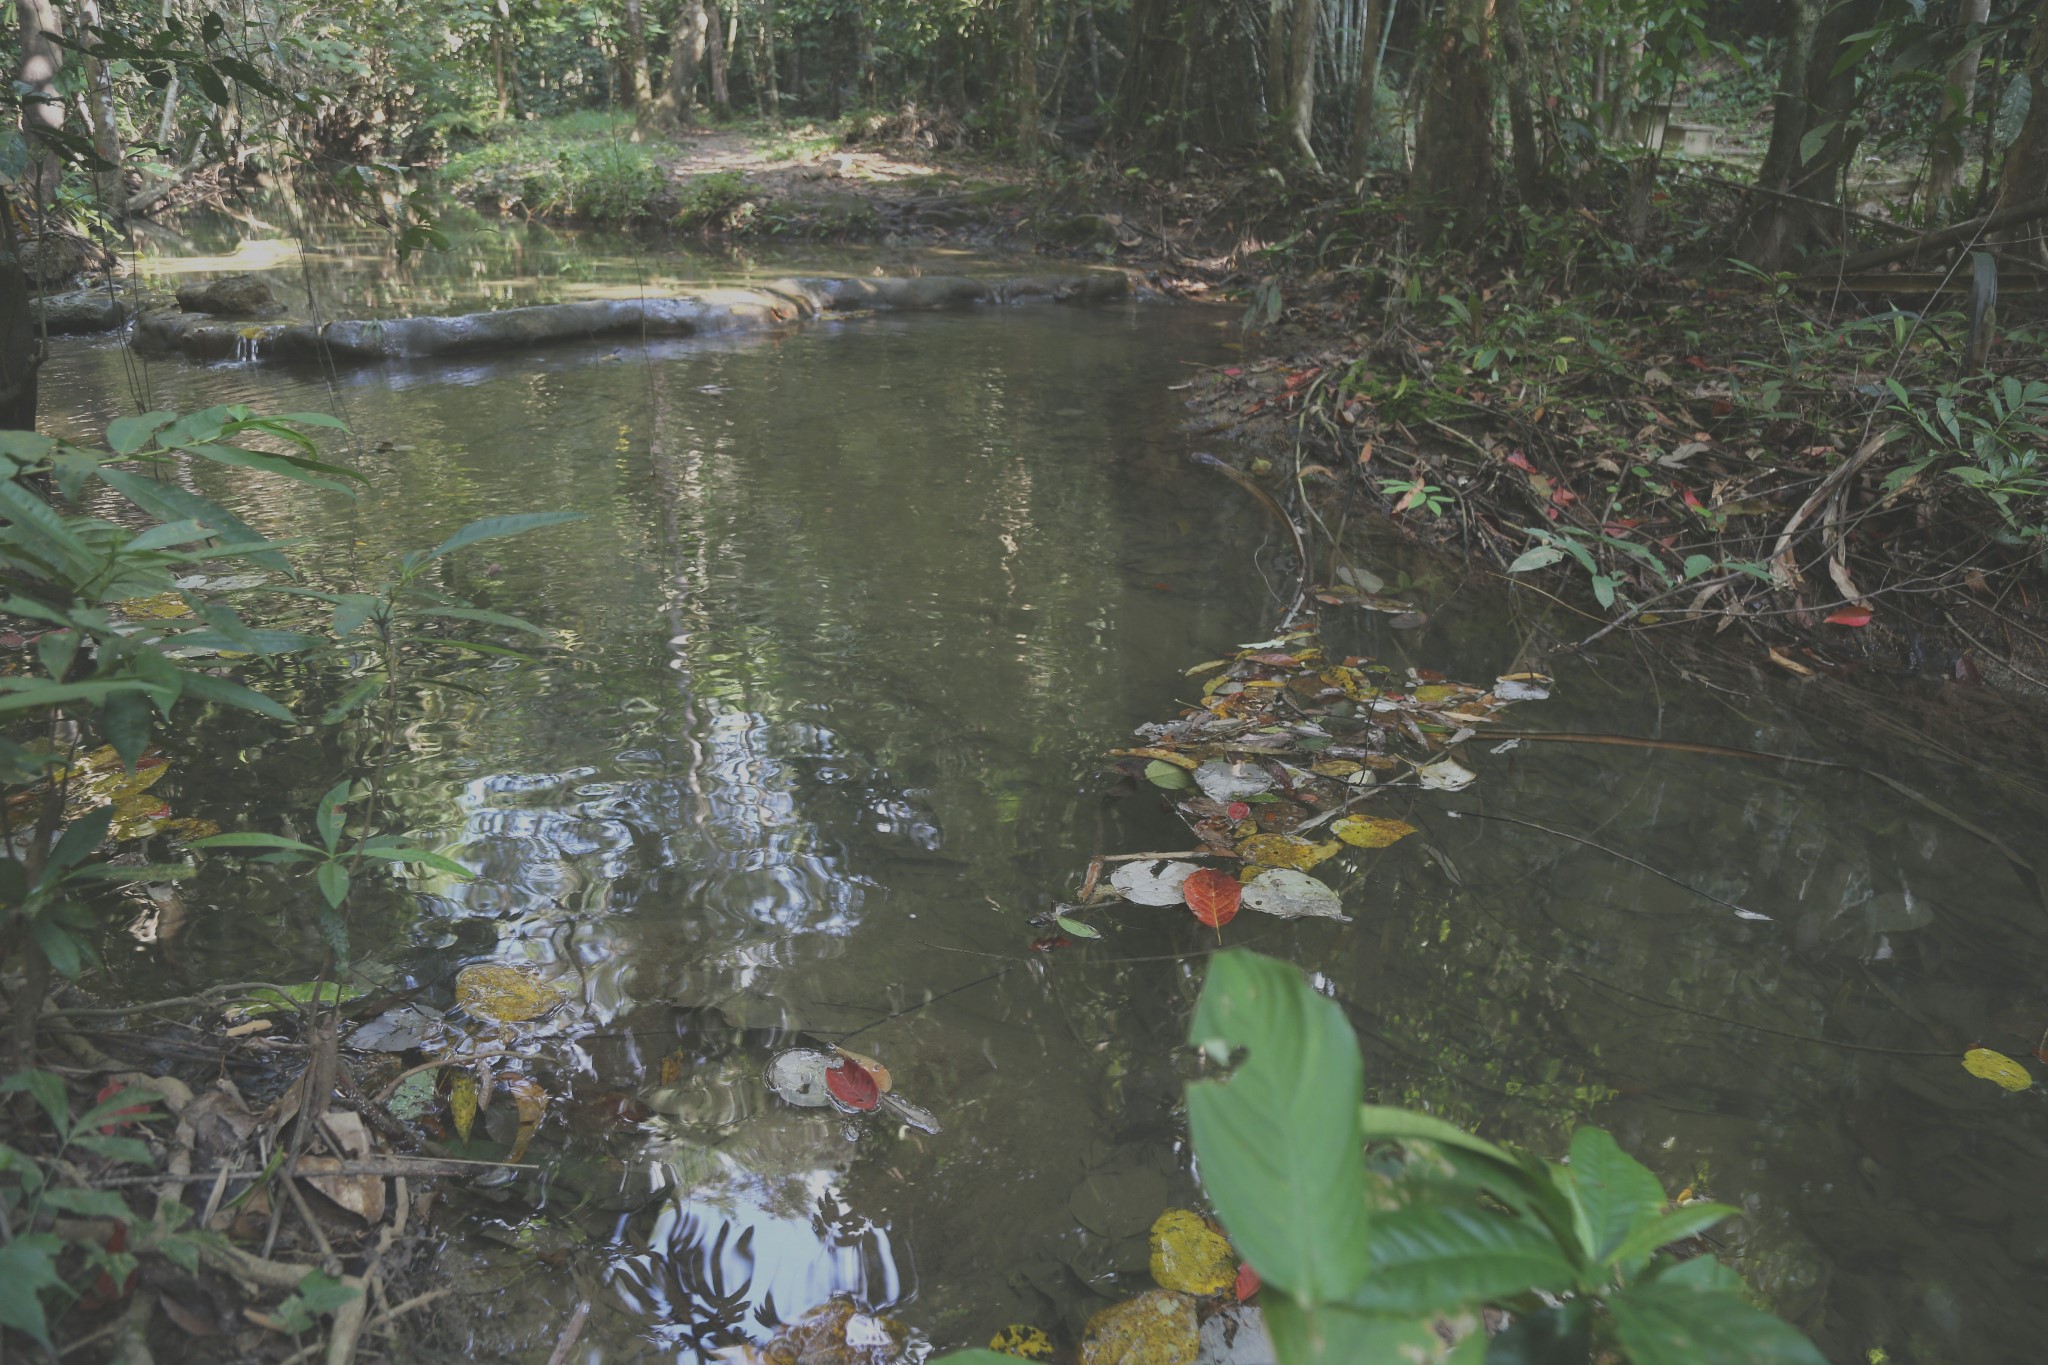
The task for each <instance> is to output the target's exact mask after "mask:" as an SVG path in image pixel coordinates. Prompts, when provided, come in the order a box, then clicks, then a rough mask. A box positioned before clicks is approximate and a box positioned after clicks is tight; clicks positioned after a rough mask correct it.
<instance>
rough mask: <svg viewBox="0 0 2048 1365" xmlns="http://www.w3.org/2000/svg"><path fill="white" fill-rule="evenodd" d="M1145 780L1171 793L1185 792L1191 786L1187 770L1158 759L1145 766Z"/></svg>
mask: <svg viewBox="0 0 2048 1365" xmlns="http://www.w3.org/2000/svg"><path fill="white" fill-rule="evenodd" d="M1145 780H1146V781H1147V782H1150V783H1151V784H1152V785H1153V786H1155V787H1161V788H1164V789H1165V790H1167V791H1170V792H1177V791H1184V790H1186V789H1187V788H1188V787H1189V786H1190V785H1191V783H1190V781H1189V779H1188V775H1187V772H1186V770H1185V769H1182V768H1177V767H1175V766H1174V765H1173V764H1171V763H1168V762H1166V761H1165V760H1164V759H1158V758H1155V759H1153V760H1152V761H1151V762H1150V763H1147V764H1146V765H1145Z"/></svg>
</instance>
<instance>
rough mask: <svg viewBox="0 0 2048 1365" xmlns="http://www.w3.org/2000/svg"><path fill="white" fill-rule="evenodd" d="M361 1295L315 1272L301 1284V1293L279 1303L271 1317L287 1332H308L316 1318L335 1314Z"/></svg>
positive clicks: (348, 1285) (337, 1281) (352, 1287)
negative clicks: (336, 1310) (334, 1312)
mask: <svg viewBox="0 0 2048 1365" xmlns="http://www.w3.org/2000/svg"><path fill="white" fill-rule="evenodd" d="M362 1292H363V1291H362V1290H360V1289H358V1288H356V1287H355V1286H354V1285H351V1284H344V1283H343V1282H342V1281H340V1280H337V1279H335V1278H334V1277H333V1276H332V1275H327V1274H323V1273H322V1272H320V1271H318V1270H315V1271H313V1272H312V1273H311V1274H309V1275H307V1276H306V1278H304V1279H303V1280H300V1281H299V1288H298V1292H297V1293H295V1294H293V1295H291V1297H289V1298H287V1299H286V1300H285V1301H284V1302H283V1303H281V1304H279V1305H278V1306H277V1311H276V1312H275V1313H273V1314H272V1315H271V1316H273V1317H274V1318H276V1319H277V1323H278V1326H280V1327H282V1328H283V1329H284V1330H285V1331H287V1332H290V1333H294V1334H296V1333H299V1332H304V1331H308V1330H310V1329H311V1328H312V1326H313V1320H314V1319H315V1318H318V1317H321V1316H323V1315H325V1314H328V1313H332V1312H333V1311H334V1310H335V1309H337V1308H339V1307H341V1306H342V1305H343V1304H345V1303H347V1302H349V1301H350V1300H352V1299H354V1298H356V1297H357V1296H358V1295H360V1294H361V1293H362Z"/></svg>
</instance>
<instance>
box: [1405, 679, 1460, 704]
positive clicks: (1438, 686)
mask: <svg viewBox="0 0 2048 1365" xmlns="http://www.w3.org/2000/svg"><path fill="white" fill-rule="evenodd" d="M1467 690H1468V689H1466V688H1463V687H1459V686H1457V685H1456V684H1454V683H1425V684H1423V685H1422V686H1421V687H1418V688H1416V689H1415V691H1414V692H1413V693H1411V694H1410V695H1412V696H1413V697H1414V698H1415V700H1417V701H1426V702H1435V701H1449V700H1450V699H1451V698H1452V697H1457V696H1462V695H1463V694H1464V693H1465V692H1466V691H1467Z"/></svg>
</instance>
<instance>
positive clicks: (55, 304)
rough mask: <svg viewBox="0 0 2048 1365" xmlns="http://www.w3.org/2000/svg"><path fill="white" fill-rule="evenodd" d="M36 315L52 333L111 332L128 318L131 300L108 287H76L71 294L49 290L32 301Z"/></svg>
mask: <svg viewBox="0 0 2048 1365" xmlns="http://www.w3.org/2000/svg"><path fill="white" fill-rule="evenodd" d="M29 306H30V307H31V308H32V309H34V310H35V315H36V319H37V321H38V322H40V323H41V324H42V325H43V327H44V328H45V329H47V330H48V332H49V333H50V335H51V336H81V335H83V334H85V333H88V332H111V331H113V330H114V329H115V328H117V327H119V326H120V325H121V324H122V323H124V322H126V321H128V313H129V308H128V302H127V300H125V299H123V298H122V297H121V296H120V295H119V294H112V293H109V292H107V291H106V290H104V289H75V290H73V291H71V292H70V293H68V294H45V295H44V296H43V297H41V298H39V299H35V300H33V301H32V302H31V303H30V305H29Z"/></svg>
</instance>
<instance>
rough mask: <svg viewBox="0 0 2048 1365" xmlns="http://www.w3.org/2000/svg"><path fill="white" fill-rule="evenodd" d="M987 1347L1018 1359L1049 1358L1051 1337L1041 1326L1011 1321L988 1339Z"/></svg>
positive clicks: (1050, 1355) (1050, 1356)
mask: <svg viewBox="0 0 2048 1365" xmlns="http://www.w3.org/2000/svg"><path fill="white" fill-rule="evenodd" d="M988 1348H989V1349H990V1350H991V1351H994V1352H995V1353H996V1354H997V1355H999V1356H1015V1357H1016V1358H1017V1359H1019V1360H1051V1359H1052V1338H1051V1337H1049V1336H1047V1335H1046V1334H1045V1329H1044V1328H1042V1327H1031V1326H1027V1325H1026V1324H1023V1323H1011V1324H1010V1325H1009V1326H1008V1327H1005V1328H1003V1329H1002V1330H1001V1331H999V1332H997V1333H996V1334H995V1335H994V1336H992V1337H990V1338H989V1339H988Z"/></svg>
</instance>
